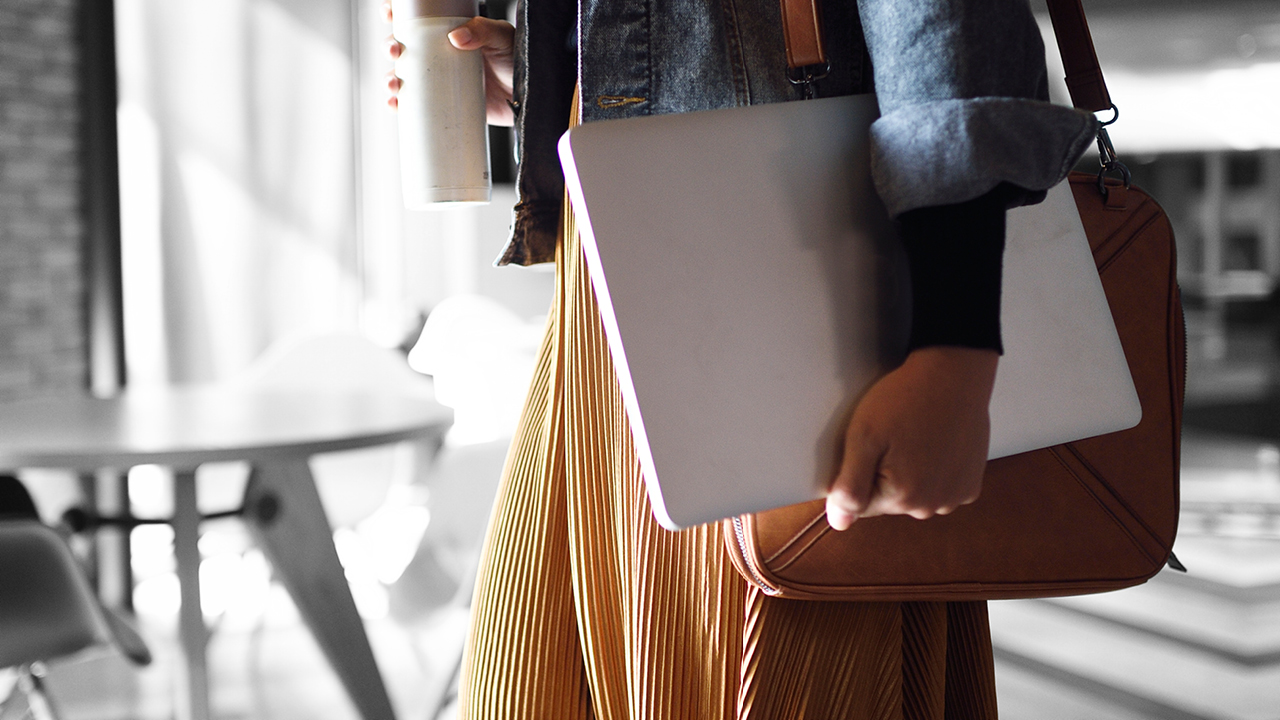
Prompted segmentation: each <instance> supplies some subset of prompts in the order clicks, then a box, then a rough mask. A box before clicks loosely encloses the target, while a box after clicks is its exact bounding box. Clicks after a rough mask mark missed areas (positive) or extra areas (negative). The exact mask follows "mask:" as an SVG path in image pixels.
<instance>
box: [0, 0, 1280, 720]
mask: <svg viewBox="0 0 1280 720" xmlns="http://www.w3.org/2000/svg"><path fill="white" fill-rule="evenodd" d="M380 5H381V2H380V0H219V1H218V2H204V3H194V2H175V1H173V0H97V1H95V0H5V2H4V3H3V5H0V400H17V399H22V398H29V397H35V396H42V395H48V394H56V393H66V392H77V391H80V390H81V389H82V388H84V387H86V386H88V387H90V388H91V389H92V390H93V392H95V393H97V394H100V395H109V394H112V393H114V392H116V391H118V389H119V388H120V387H121V386H122V384H124V381H125V380H126V373H125V368H127V386H128V387H130V388H144V387H147V386H163V385H165V384H169V383H193V382H258V381H263V378H270V377H272V376H273V373H274V374H275V375H276V376H278V375H279V374H280V373H284V374H285V375H288V374H289V373H290V372H292V371H290V370H287V369H286V370H283V371H282V370H279V369H278V368H280V367H285V368H288V367H289V365H288V363H287V361H284V360H281V358H282V357H286V356H287V355H288V350H289V349H290V348H297V347H315V346H314V345H307V343H312V342H318V341H321V340H323V339H325V338H328V339H332V338H335V337H338V338H346V340H344V341H343V342H345V343H347V345H349V346H361V347H367V348H371V350H370V352H371V353H372V354H375V355H376V354H378V353H382V357H384V358H385V357H394V358H396V359H397V361H398V362H399V363H401V364H402V365H404V366H405V367H411V369H412V370H413V371H414V372H413V373H412V374H413V375H414V378H415V381H421V382H423V383H429V384H430V385H431V387H432V388H433V391H434V393H435V395H436V397H437V398H438V399H439V400H440V401H441V402H444V403H446V404H448V405H450V406H452V407H453V408H454V410H455V412H456V423H455V425H454V427H453V428H452V429H451V430H450V432H449V434H448V436H447V437H446V438H445V441H444V443H443V445H439V446H431V447H418V448H413V447H401V448H398V449H392V450H390V451H384V452H382V453H381V454H376V453H375V454H373V455H370V454H366V455H364V456H357V457H354V458H353V457H351V456H346V457H342V456H338V457H327V458H326V457H323V456H321V457H318V458H316V460H315V461H314V462H313V470H314V471H315V474H316V476H317V479H318V482H319V484H320V486H321V493H322V500H323V501H324V502H325V505H326V508H327V509H328V510H329V514H330V518H331V520H332V521H333V523H334V526H335V544H336V547H337V549H338V552H339V556H340V559H341V560H342V563H343V565H344V567H345V570H346V575H347V579H348V581H349V582H350V584H351V587H352V592H353V596H354V597H355V600H356V603H357V606H358V608H359V610H360V613H361V615H362V617H363V618H364V619H365V623H366V628H367V630H368V633H369V635H370V639H371V641H372V643H373V647H374V652H375V655H376V656H377V658H378V664H379V666H380V668H381V670H382V673H383V675H384V677H385V680H386V682H387V684H388V686H389V690H390V693H391V696H392V701H393V703H394V704H395V706H396V710H397V714H398V715H399V716H400V717H402V718H423V719H424V720H425V719H426V718H435V717H452V716H453V713H454V707H453V699H452V691H451V688H452V687H453V685H454V683H455V682H456V667H457V660H458V657H459V652H460V648H461V643H462V640H463V637H464V633H465V627H466V617H467V605H468V602H469V598H470V583H471V573H472V572H473V568H474V565H475V561H476V553H477V552H478V544H479V540H480V536H481V535H482V533H483V529H484V525H485V523H486V522H487V515H488V508H489V504H490V502H491V500H492V496H493V492H494V488H495V486H496V482H497V477H498V474H499V473H500V470H501V466H502V463H503V459H504V457H505V452H506V443H507V440H508V439H509V437H510V435H511V433H512V431H513V429H514V422H515V416H516V413H517V412H518V409H519V405H520V403H521V401H522V399H523V393H524V386H525V385H526V384H527V381H528V377H529V374H530V372H531V370H532V361H533V355H534V352H535V350H536V346H537V343H538V340H539V339H540V336H541V332H542V324H543V322H544V320H545V314H546V312H547V308H548V305H549V302H550V297H551V290H552V275H551V273H550V272H549V271H548V270H547V269H545V268H533V269H523V268H494V267H492V260H493V258H494V257H496V255H497V254H498V252H499V249H500V248H501V246H502V244H503V242H504V241H505V239H506V234H507V228H508V225H509V220H510V214H511V206H512V204H513V203H514V191H513V189H512V187H511V185H510V183H511V162H510V157H511V139H510V136H509V133H508V132H507V131H505V130H500V129H493V130H492V131H491V147H492V157H493V166H494V176H495V180H496V183H495V186H494V196H493V202H492V204H491V205H489V206H487V207H483V208H475V209H468V210H459V211H453V212H448V213H419V212H407V211H405V210H403V206H402V203H401V201H400V193H399V180H398V163H397V160H396V150H397V148H396V135H395V116H394V114H393V113H391V112H389V111H388V110H387V109H386V108H385V106H384V103H383V95H384V90H383V88H384V84H385V81H384V75H385V73H386V72H387V71H388V70H389V69H390V62H389V61H388V60H386V58H385V54H384V49H383V43H384V40H385V38H386V37H387V35H388V34H389V33H390V28H389V27H388V26H387V25H386V24H385V23H384V21H383V19H382V17H381V10H380ZM1085 7H1086V10H1087V11H1088V13H1089V18H1090V21H1091V25H1092V29H1093V32H1094V38H1095V41H1096V44H1097V51H1098V55H1099V58H1100V60H1101V62H1102V66H1103V69H1104V71H1105V72H1106V75H1107V81H1108V84H1109V86H1110V89H1111V95H1112V97H1113V99H1114V100H1115V102H1116V103H1117V105H1118V106H1119V109H1120V118H1119V121H1118V122H1117V123H1116V124H1115V125H1114V126H1113V129H1112V132H1111V135H1112V138H1113V140H1114V142H1115V145H1116V148H1117V150H1118V152H1119V153H1120V155H1121V159H1122V160H1123V161H1124V162H1126V163H1127V164H1128V166H1129V168H1130V169H1131V170H1132V171H1133V175H1134V180H1135V183H1136V184H1137V185H1139V186H1141V187H1142V188H1144V189H1146V190H1147V191H1149V192H1150V193H1151V194H1152V195H1154V196H1155V197H1156V198H1157V199H1158V200H1159V201H1160V202H1161V204H1162V205H1163V206H1164V207H1165V209H1166V210H1167V211H1168V213H1169V215H1170V217H1171V219H1172V221H1173V224H1174V227H1175V232H1176V235H1177V243H1178V252H1179V280H1180V283H1181V286H1182V289H1183V301H1184V304H1185V307H1186V312H1187V328H1188V354H1189V370H1188V388H1187V398H1186V402H1187V412H1186V429H1185V433H1184V439H1183V453H1184V454H1183V491H1182V495H1183V515H1182V524H1181V528H1180V532H1179V538H1178V542H1177V546H1176V548H1175V550H1176V552H1177V554H1178V556H1179V557H1180V558H1181V559H1182V561H1183V562H1184V563H1185V564H1186V565H1187V567H1188V568H1189V572H1188V573H1186V574H1180V573H1174V572H1170V571H1164V572H1162V573H1160V574H1159V575H1158V576H1156V578H1154V579H1153V580H1152V581H1151V582H1150V583H1148V584H1147V585H1144V586H1142V587H1139V588H1135V589H1132V590H1126V591H1122V592H1119V593H1111V594H1107V595H1102V596H1095V597H1088V598H1076V599H1066V600H1046V601H1026V602H1001V603H993V604H992V628H993V634H994V637H995V644H996V658H997V663H998V679H999V687H1000V699H1001V711H1002V716H1003V717H1005V718H1011V719H1013V720H1020V719H1022V718H1027V719H1030V718H1037V719H1050V720H1054V719H1059V718H1061V719H1066V718H1090V719H1093V720H1106V719H1116V720H1120V719H1126V720H1127V719H1131V718H1135V719H1136V718H1141V719H1155V718H1161V719H1165V718H1175V719H1181V718H1188V719H1190V718H1206V719H1215V720H1217V719H1226V718H1232V719H1245V718H1248V719H1251V720H1277V718H1280V383H1278V382H1277V379H1278V376H1277V370H1280V344H1278V343H1280V293H1278V292H1277V287H1278V285H1277V279H1278V278H1280V4H1277V3H1276V2H1274V0H1266V1H1254V0H1216V1H1215V2H1208V1H1207V0H1086V2H1085ZM1033 8H1035V9H1036V10H1037V11H1038V12H1039V13H1040V15H1039V17H1040V18H1041V19H1042V20H1043V22H1042V27H1043V29H1044V30H1045V32H1046V38H1047V40H1046V45H1047V47H1048V48H1049V49H1050V53H1049V64H1050V75H1051V77H1053V78H1059V77H1061V70H1060V63H1059V62H1058V61H1057V58H1056V52H1055V51H1054V48H1055V47H1056V45H1055V44H1054V42H1053V40H1052V35H1051V32H1050V31H1049V27H1048V23H1047V16H1046V15H1044V14H1043V9H1044V8H1043V2H1042V0H1033ZM510 10H511V7H510V4H509V3H508V2H489V4H488V6H487V13H488V14H489V15H490V16H506V15H507V14H508V13H509V12H510ZM1054 91H1055V93H1058V94H1057V95H1056V99H1059V100H1062V99H1064V98H1065V90H1063V89H1062V88H1061V86H1060V84H1059V86H1057V87H1055V88H1054ZM1080 168H1081V169H1086V170H1089V171H1093V170H1094V169H1096V159H1095V157H1094V156H1093V155H1092V154H1088V155H1086V157H1085V158H1084V159H1083V160H1082V161H1081V166H1080ZM116 227H118V228H119V231H118V232H116V231H115V230H114V229H113V228H116ZM113 277H115V278H118V279H117V280H115V281H114V282H115V285H114V286H113V280H112V278H113ZM113 287H118V288H119V290H118V291H114V290H113ZM324 341H325V342H327V340H324ZM304 354H305V353H304ZM370 463H372V464H373V466H375V467H383V468H384V469H385V472H383V473H382V474H381V477H384V478H385V479H386V480H385V482H377V483H368V482H360V483H352V482H344V481H343V478H344V477H346V476H349V475H350V473H352V472H363V473H366V474H367V472H368V471H367V468H368V467H370V466H371V465H370ZM378 463H381V465H380V466H379V465H378ZM353 467H360V468H363V469H362V470H352V468H353ZM344 473H346V475H344ZM246 474H247V469H246V468H245V467H243V466H240V465H237V464H234V463H231V464H224V465H217V466H205V467H202V468H201V471H200V475H199V484H198V489H199V503H200V506H201V509H202V510H204V511H206V512H217V511H219V510H225V509H228V508H232V507H234V506H235V505H236V504H237V503H238V502H239V499H240V496H241V494H242V493H243V489H244V482H245V477H246ZM22 479H23V480H24V482H25V483H26V484H27V486H28V487H29V488H30V489H31V490H32V492H33V493H34V494H35V496H36V500H37V503H38V504H39V506H40V511H41V514H42V515H43V516H44V517H45V518H46V519H47V520H48V521H50V522H57V521H58V520H59V518H60V517H61V515H62V513H63V511H64V510H66V509H67V508H68V507H71V506H74V505H77V504H79V503H82V502H83V500H82V498H83V497H84V495H85V491H86V490H88V491H91V492H90V494H92V491H93V490H95V489H96V490H102V489H103V488H108V489H109V488H117V489H120V490H122V491H123V492H124V495H125V497H126V498H127V501H128V507H129V509H130V510H131V511H132V512H133V513H134V514H135V515H138V516H141V517H163V516H165V515H166V513H168V512H170V509H171V508H172V504H173V499H172V497H171V491H170V487H171V485H170V477H169V475H168V474H167V471H166V470H165V469H163V468H159V467H140V468H135V469H134V470H132V471H130V472H129V473H128V474H127V476H122V477H113V476H110V474H106V476H101V477H88V478H85V477H79V476H75V475H70V474H67V473H65V472H58V471H54V470H41V469H29V470H25V471H24V472H23V473H22ZM106 534H107V535H108V537H107V538H104V539H103V540H100V541H99V542H100V543H102V542H107V543H108V544H109V542H110V540H111V538H110V537H109V535H110V533H106ZM172 536H173V535H172V530H170V529H169V527H168V526H166V525H149V526H144V527H139V528H136V529H134V530H132V531H131V532H129V533H127V534H124V536H123V537H120V535H119V534H117V536H116V541H117V542H118V543H122V544H123V546H124V547H125V548H127V550H128V551H129V552H128V553H127V554H126V555H124V556H125V557H127V561H126V565H127V567H124V568H118V567H117V568H112V567H109V565H110V562H111V558H112V557H116V558H119V557H121V555H120V553H116V554H114V555H111V554H108V555H104V554H103V553H101V552H100V550H101V548H95V547H93V544H92V543H90V542H89V538H87V537H78V538H75V539H74V541H75V543H76V549H77V550H78V551H79V552H80V553H81V554H82V556H83V557H85V558H86V559H87V560H88V561H89V568H90V572H91V575H93V576H95V579H96V580H97V582H98V586H99V589H100V591H101V592H102V594H103V596H104V598H106V599H108V601H109V602H111V603H112V604H114V605H116V606H119V607H122V608H126V609H129V608H132V611H133V612H135V613H136V617H137V618H138V621H139V624H140V626H141V629H142V631H143V635H144V636H145V637H146V638H147V639H148V641H149V642H150V643H151V645H152V649H153V651H154V652H155V653H156V655H157V657H158V658H159V661H158V662H156V663H154V664H153V665H151V666H150V667H148V668H145V669H138V668H134V667H132V666H130V665H129V664H127V663H126V662H124V661H123V660H122V659H121V658H120V657H119V656H118V655H117V654H113V653H111V652H109V651H108V652H97V653H90V654H87V655H83V656H77V657H76V658H74V659H71V660H67V661H63V662H60V663H57V664H55V665H52V666H51V667H50V670H49V684H50V687H51V689H52V692H53V693H54V694H55V695H56V696H57V698H58V699H59V701H60V705H61V710H62V714H63V716H64V717H66V718H70V719H73V720H74V719H78V718H84V719H86V720H88V719H91V718H92V719H96V720H116V719H117V718H120V719H123V718H143V719H151V718H167V717H171V716H172V715H173V714H174V712H175V710H174V707H175V702H174V697H173V672H174V670H173V667H174V658H175V657H176V653H177V650H176V639H175V638H176V625H175V623H176V613H177V608H178V603H179V596H178V584H177V583H178V581H177V578H176V576H175V570H174V561H173V550H172ZM200 551H201V555H202V556H203V558H204V560H203V563H202V565H201V570H200V573H201V578H202V580H203V581H204V588H205V590H204V596H203V597H202V606H203V611H204V614H205V617H206V620H207V622H208V623H209V625H210V627H211V628H212V629H213V635H212V639H211V641H210V645H209V655H210V658H211V667H212V670H211V679H212V707H213V714H214V716H215V717H217V718H290V717H298V718H303V717H306V718H318V719H321V720H323V719H324V718H333V719H334V720H337V719H339V718H341V719H343V720H346V719H348V718H353V717H355V716H356V713H355V709H354V707H353V706H352V705H351V703H350V701H349V700H348V699H347V697H346V695H345V694H344V693H343V691H342V689H341V686H340V685H339V684H338V681H337V680H336V678H335V677H334V675H333V674H332V671H331V670H330V669H329V667H328V665H327V664H326V663H325V661H324V659H323V657H322V655H321V654H320V652H319V650H318V649H317V647H316V646H315V643H314V640H312V638H311V636H310V635H309V633H308V632H307V631H306V630H305V628H304V627H303V625H302V623H301V621H300V620H299V617H298V614H297V611H296V609H295V608H294V607H293V606H292V604H291V601H290V600H289V597H288V595H287V594H286V593H284V591H283V590H282V589H281V588H280V587H279V585H278V583H276V582H273V579H272V570H271V568H270V565H269V563H268V562H267V561H266V560H265V559H264V557H263V555H262V554H261V552H260V551H259V550H257V549H256V548H255V547H254V544H253V543H252V542H250V540H249V538H248V536H247V534H246V533H245V531H244V529H243V527H242V526H241V524H240V522H239V521H238V520H235V519H227V520H219V521H213V522H208V523H206V524H205V525H204V535H203V537H202V539H201V543H200ZM103 563H106V565H103ZM122 578H123V580H122ZM13 682H14V679H13V677H12V676H11V675H10V674H6V673H5V672H4V671H3V670H0V697H2V696H3V695H4V694H6V693H7V691H8V689H9V687H10V686H11V685H12V684H13ZM4 707H5V706H3V705H0V720H12V719H11V717H10V715H6V712H7V711H6V710H5V709H4ZM9 712H11V713H12V714H14V715H13V716H14V717H18V715H16V713H17V712H18V711H17V710H12V709H11V710H10V711H9Z"/></svg>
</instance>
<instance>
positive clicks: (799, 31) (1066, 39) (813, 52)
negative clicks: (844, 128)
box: [779, 0, 1115, 112]
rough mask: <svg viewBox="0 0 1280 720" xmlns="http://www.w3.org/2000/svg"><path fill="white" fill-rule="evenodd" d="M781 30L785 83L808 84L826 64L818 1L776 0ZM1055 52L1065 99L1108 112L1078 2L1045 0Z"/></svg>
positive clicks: (1108, 100) (1108, 101) (1108, 99)
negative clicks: (1064, 84)
mask: <svg viewBox="0 0 1280 720" xmlns="http://www.w3.org/2000/svg"><path fill="white" fill-rule="evenodd" d="M779 2H780V3H781V5H782V34H783V37H784V38H785V39H786V42H787V69H788V70H789V72H788V77H789V78H790V79H791V82H793V83H796V84H808V83H812V82H813V81H814V80H818V79H820V78H821V77H823V76H825V75H826V71H827V69H829V67H830V63H829V62H828V60H827V49H826V46H825V45H824V44H823V40H822V14H821V12H820V11H819V10H818V0H779ZM1046 2H1047V3H1048V5H1049V19H1050V20H1051V21H1052V23H1053V34H1054V36H1055V37H1056V38H1057V40H1058V52H1059V53H1060V54H1061V55H1062V66H1063V68H1064V69H1065V70H1066V72H1067V77H1066V80H1067V89H1068V90H1069V91H1070V92H1071V102H1072V104H1074V105H1075V106H1076V107H1078V108H1080V109H1081V110H1088V111H1090V112H1100V111H1102V110H1111V109H1114V108H1115V106H1114V105H1112V104H1111V95H1110V94H1109V93H1108V92H1107V83H1106V81H1105V80H1104V79H1103V77H1102V68H1101V67H1100V66H1099V65H1098V54H1097V52H1096V51H1095V50H1094V47H1093V36H1092V35H1090V33H1089V23H1088V21H1086V20H1085V17H1084V6H1083V5H1081V4H1080V0H1046Z"/></svg>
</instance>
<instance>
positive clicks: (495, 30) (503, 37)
mask: <svg viewBox="0 0 1280 720" xmlns="http://www.w3.org/2000/svg"><path fill="white" fill-rule="evenodd" d="M449 42H450V43H452V44H453V46H454V47H456V48H458V49H459V50H480V49H484V50H491V51H497V52H498V53H502V54H509V53H510V52H511V47H512V45H514V44H515V29H514V28H513V27H512V26H511V24H510V23H506V22H502V21H499V20H490V19H489V18H486V17H473V18H471V19H470V20H468V21H467V22H466V24H464V25H460V26H458V27H456V28H454V29H453V31H452V32H450V33H449Z"/></svg>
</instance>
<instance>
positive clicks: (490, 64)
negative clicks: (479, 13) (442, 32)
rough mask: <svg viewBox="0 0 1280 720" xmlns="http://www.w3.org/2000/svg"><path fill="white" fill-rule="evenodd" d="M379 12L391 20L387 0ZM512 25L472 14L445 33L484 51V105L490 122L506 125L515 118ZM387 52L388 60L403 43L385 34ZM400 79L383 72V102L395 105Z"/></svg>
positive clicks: (469, 47)
mask: <svg viewBox="0 0 1280 720" xmlns="http://www.w3.org/2000/svg"><path fill="white" fill-rule="evenodd" d="M382 10H383V14H384V15H385V16H386V18H387V22H391V3H390V2H387V3H383V5H382ZM515 32H516V30H515V28H514V27H513V26H512V25H511V23H509V22H506V21H505V20H490V19H489V18H483V17H475V18H471V20H469V21H467V23H466V24H465V25H462V26H460V27H457V28H455V29H454V30H453V32H450V33H449V42H450V43H451V44H452V45H453V46H454V47H456V48H458V49H459V50H479V51H480V52H481V53H483V55H484V94H485V109H486V111H487V116H488V119H489V124H490V125H507V126H510V125H511V124H512V123H513V122H514V121H515V115H514V113H512V111H511V104H510V102H511V87H512V75H513V73H514V70H515V61H514V56H513V55H512V49H513V48H514V46H515ZM386 47H387V55H388V56H390V57H391V59H392V60H395V59H396V58H398V57H400V53H402V52H404V46H403V45H401V44H400V43H399V42H397V41H396V39H395V38H394V37H388V38H387V44H386ZM401 84H403V81H402V80H401V79H400V78H398V77H396V74H395V71H394V70H392V71H391V72H389V73H387V104H388V105H390V106H391V107H393V108H394V107H396V106H397V100H396V94H397V93H399V92H400V86H401Z"/></svg>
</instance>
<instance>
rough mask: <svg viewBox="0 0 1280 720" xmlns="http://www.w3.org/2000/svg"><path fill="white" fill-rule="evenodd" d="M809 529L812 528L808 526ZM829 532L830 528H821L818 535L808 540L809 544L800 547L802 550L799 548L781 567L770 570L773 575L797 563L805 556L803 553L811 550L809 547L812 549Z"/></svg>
mask: <svg viewBox="0 0 1280 720" xmlns="http://www.w3.org/2000/svg"><path fill="white" fill-rule="evenodd" d="M810 527H812V525H810ZM829 532H831V528H830V526H828V527H825V528H823V529H821V530H819V531H818V533H817V534H816V535H814V536H813V539H812V540H810V541H809V542H807V543H805V545H804V547H802V548H800V549H798V550H796V552H795V554H794V555H792V556H791V559H790V560H787V561H786V562H784V563H782V564H781V565H779V566H778V567H776V568H772V570H773V572H775V573H779V572H782V571H783V570H786V569H787V568H788V567H791V564H792V563H794V562H795V561H797V560H799V559H800V558H802V557H804V554H805V553H807V552H809V548H811V547H813V546H814V545H815V544H817V542H818V541H819V540H821V539H822V538H823V537H824V536H825V535H826V534H827V533H829Z"/></svg>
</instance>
